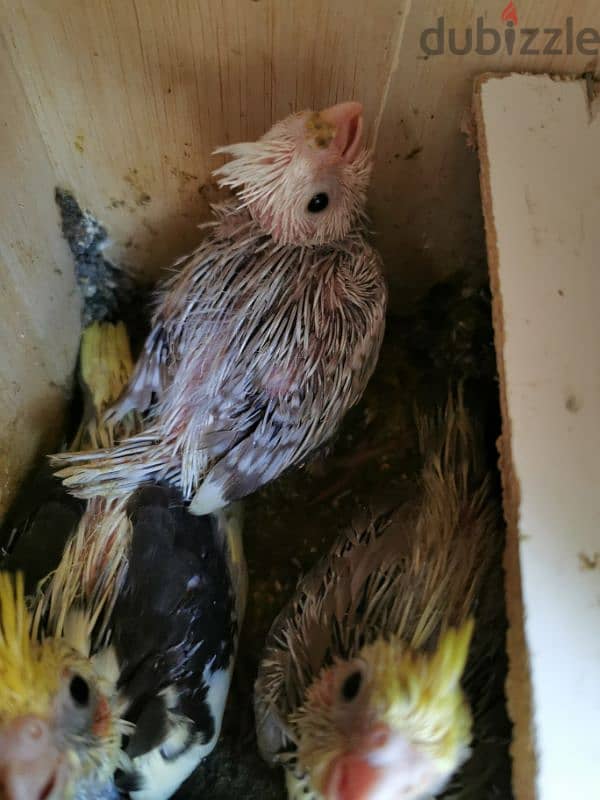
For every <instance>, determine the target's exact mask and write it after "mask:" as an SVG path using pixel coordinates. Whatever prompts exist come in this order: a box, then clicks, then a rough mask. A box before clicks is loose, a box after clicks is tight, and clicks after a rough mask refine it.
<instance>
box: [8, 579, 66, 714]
mask: <svg viewBox="0 0 600 800" xmlns="http://www.w3.org/2000/svg"><path fill="white" fill-rule="evenodd" d="M30 634H31V614H30V613H29V610H28V608H27V604H26V601H25V591H24V581H23V575H22V574H20V573H19V574H17V575H16V576H13V575H11V574H9V573H7V572H0V720H4V719H6V718H11V717H15V716H18V715H20V714H42V715H43V714H46V713H48V710H49V705H50V702H51V696H52V694H53V693H54V692H55V691H56V687H57V685H58V679H59V677H58V676H59V675H60V664H61V662H62V659H63V656H64V652H63V650H62V648H60V647H56V646H55V644H54V643H52V642H50V641H49V642H47V643H44V642H41V643H40V642H37V641H35V640H33V639H32V638H31V635H30Z"/></svg>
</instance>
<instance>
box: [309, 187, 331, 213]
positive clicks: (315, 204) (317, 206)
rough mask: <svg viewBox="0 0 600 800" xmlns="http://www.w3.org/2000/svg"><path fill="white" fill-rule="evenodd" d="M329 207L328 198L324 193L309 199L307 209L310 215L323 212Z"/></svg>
mask: <svg viewBox="0 0 600 800" xmlns="http://www.w3.org/2000/svg"><path fill="white" fill-rule="evenodd" d="M328 205H329V197H328V196H327V195H326V194H325V192H319V194H316V195H315V196H314V197H312V198H311V200H310V203H309V204H308V206H307V208H308V210H309V211H310V213H311V214H318V213H319V211H324V210H325V209H326V208H327V206H328Z"/></svg>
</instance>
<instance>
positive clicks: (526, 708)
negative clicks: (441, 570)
mask: <svg viewBox="0 0 600 800" xmlns="http://www.w3.org/2000/svg"><path fill="white" fill-rule="evenodd" d="M514 74H516V73H493V72H488V73H484V74H482V75H480V76H479V77H478V78H476V80H475V82H474V93H473V105H472V114H473V120H474V122H475V131H476V137H477V149H478V153H479V182H480V191H481V204H482V209H483V218H484V225H485V236H486V247H487V254H488V271H489V278H490V286H491V291H492V321H493V326H494V344H495V349H496V358H497V366H498V376H499V391H500V409H501V413H502V432H501V434H500V437H499V439H498V442H497V447H498V454H499V460H498V465H499V469H500V474H501V478H502V492H503V507H504V517H505V520H506V546H505V552H504V575H505V595H506V609H507V616H508V631H507V642H506V644H507V651H508V661H509V670H508V677H507V681H506V694H507V705H508V712H509V715H510V718H511V720H512V722H513V738H512V744H511V750H510V752H511V757H512V764H513V772H512V784H513V792H514V795H515V798H517V800H535V798H536V788H535V786H536V773H537V759H536V753H535V736H534V715H533V695H532V685H531V669H530V662H529V651H528V648H527V640H526V635H525V608H524V605H523V593H522V584H521V564H520V557H519V509H520V505H521V491H520V485H519V480H518V477H517V474H516V472H515V469H514V464H513V458H512V444H511V443H512V423H511V419H510V414H509V410H508V400H507V390H506V371H505V364H504V336H505V334H504V312H503V302H502V292H501V287H500V275H499V256H498V244H497V234H496V226H495V220H494V213H493V207H492V196H491V183H490V164H489V160H488V153H487V140H486V132H485V122H484V119H483V110H482V104H481V90H482V87H483V86H484V84H485V83H487V82H488V81H490V80H498V79H504V78H508V77H511V76H512V75H514Z"/></svg>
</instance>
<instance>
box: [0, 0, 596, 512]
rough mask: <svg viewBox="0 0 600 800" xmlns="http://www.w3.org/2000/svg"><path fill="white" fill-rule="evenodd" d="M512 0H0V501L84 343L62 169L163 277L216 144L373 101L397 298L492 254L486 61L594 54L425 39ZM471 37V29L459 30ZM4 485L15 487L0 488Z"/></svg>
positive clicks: (522, 9)
mask: <svg viewBox="0 0 600 800" xmlns="http://www.w3.org/2000/svg"><path fill="white" fill-rule="evenodd" d="M503 5H504V3H503V2H495V1H494V2H491V0H482V2H476V3H474V2H467V1H466V0H462V2H461V1H460V0H455V1H454V2H450V0H448V2H445V3H441V2H433V1H431V2H430V0H412V2H411V0H329V2H322V0H222V2H218V0H21V2H18V0H0V22H1V24H0V59H1V61H0V68H1V70H2V89H1V104H2V105H1V108H2V116H1V125H0V131H1V134H0V145H1V153H2V181H1V187H0V212H1V213H0V262H1V270H2V272H1V283H0V292H1V296H0V308H1V309H2V312H3V313H2V314H1V316H0V331H1V332H2V333H1V335H2V341H1V346H2V354H3V356H2V359H1V361H0V420H1V421H2V426H0V458H2V472H0V511H1V508H2V506H1V502H2V501H1V498H2V497H4V498H6V497H7V496H8V494H9V493H10V490H11V489H12V487H14V484H15V481H16V480H17V478H18V477H19V475H20V473H21V471H22V468H23V465H24V464H26V463H27V462H28V461H29V460H30V458H31V457H32V455H33V454H34V452H35V451H37V450H38V449H39V448H40V447H44V446H46V441H47V439H45V438H43V435H45V434H47V433H50V434H52V433H53V432H54V429H55V427H56V425H57V424H58V422H59V421H60V413H59V412H60V408H61V401H62V397H63V395H64V391H63V389H62V388H61V387H64V386H65V385H66V382H67V381H68V376H69V372H70V370H71V368H72V365H73V363H74V358H75V354H76V346H77V336H78V330H77V297H76V294H74V292H73V288H74V287H73V281H72V277H71V263H70V260H69V258H68V255H67V253H66V250H65V247H64V245H63V243H62V242H61V241H60V236H59V232H58V218H57V213H56V210H55V208H54V201H53V192H52V190H53V186H54V185H55V184H56V183H58V184H61V185H63V186H66V187H68V188H71V189H72V190H74V191H75V193H76V194H77V196H78V198H79V199H80V201H81V202H82V203H83V204H84V205H85V206H87V207H89V208H90V209H92V210H93V211H94V212H95V213H96V214H97V215H98V216H100V218H101V219H102V220H103V221H104V222H105V223H106V225H107V226H108V228H109V230H110V233H111V235H112V237H113V239H114V255H115V257H116V258H118V259H119V260H121V261H122V262H123V263H125V264H127V265H128V266H130V267H131V268H132V269H135V270H138V271H139V272H140V273H141V274H143V275H145V276H147V277H149V278H154V277H155V276H156V275H157V273H158V271H159V270H160V268H161V267H163V266H164V265H165V264H168V263H169V262H170V261H171V260H172V259H173V258H174V257H175V256H177V255H178V254H180V253H181V252H183V251H185V250H186V249H188V248H189V247H190V246H191V245H193V243H194V242H195V241H197V239H198V231H197V229H196V225H197V223H198V221H200V220H201V219H203V218H205V217H206V215H207V211H208V202H209V201H210V200H211V198H213V197H214V189H213V188H212V187H211V185H210V182H209V181H210V170H211V168H214V166H216V163H217V162H216V161H215V160H214V159H213V158H211V155H210V154H211V152H212V150H213V149H214V148H215V147H216V146H217V145H219V144H223V143H225V142H231V141H236V140H240V139H247V138H254V137H256V136H258V135H260V134H261V133H262V132H263V131H264V130H265V129H266V128H268V127H269V125H270V124H271V123H272V122H273V121H274V120H275V119H277V118H279V117H282V116H284V115H285V114H287V113H288V112H289V111H291V110H297V109H302V108H306V107H322V106H325V105H328V104H331V103H333V102H335V101H338V100H344V99H350V98H356V99H360V100H362V101H363V103H364V104H365V109H366V116H367V120H368V123H369V128H368V130H369V135H370V137H371V141H373V142H374V143H375V145H376V154H377V164H376V169H375V173H374V181H373V190H372V196H371V202H372V212H373V219H374V226H375V229H376V231H377V233H378V240H379V245H380V247H381V249H382V251H383V254H384V256H385V259H386V264H387V270H388V275H389V278H390V283H391V285H392V290H393V299H394V302H395V303H396V305H401V304H402V303H405V302H410V300H411V299H412V298H413V297H414V296H415V293H416V292H418V291H420V290H421V289H423V288H424V287H426V286H427V285H429V284H430V283H431V282H432V281H433V280H434V279H435V278H437V277H440V276H443V275H444V274H446V273H447V272H449V271H451V270H453V269H454V268H456V267H457V266H462V265H464V264H467V265H469V266H472V267H473V268H482V264H483V252H484V247H483V226H482V221H481V212H480V204H479V195H478V181H477V160H476V157H475V154H474V153H473V152H470V151H469V150H468V149H467V147H466V145H465V137H464V135H463V134H462V133H461V122H462V120H463V117H464V115H465V110H466V109H467V108H468V106H469V104H470V97H471V91H472V80H473V77H474V76H475V75H477V74H479V73H481V72H486V71H489V70H498V69H500V70H528V71H545V70H551V71H557V72H565V71H567V72H573V73H577V72H582V71H583V70H585V69H589V68H593V66H594V65H593V64H592V59H590V58H589V57H586V56H580V55H569V56H552V55H549V56H544V55H540V56H521V57H517V56H513V57H512V58H511V57H509V56H507V55H506V54H498V55H495V56H479V55H476V54H471V55H466V56H456V55H452V54H449V53H446V54H444V55H436V56H430V57H425V55H424V54H423V53H422V52H421V50H420V45H419V40H420V34H421V31H422V30H423V29H424V28H427V27H430V26H432V25H434V24H435V22H436V20H437V18H438V17H439V16H442V15H443V16H444V17H445V24H446V27H447V28H450V27H454V28H456V29H457V30H458V31H459V37H462V35H463V34H462V30H463V29H464V28H465V27H466V26H471V27H473V26H474V25H475V18H476V17H477V16H483V17H484V18H485V20H486V24H489V25H493V26H496V27H498V28H499V29H503V26H504V23H503V22H502V21H501V19H500V15H501V12H502V7H503ZM516 5H517V9H518V14H519V26H523V25H532V26H542V27H546V26H551V25H563V24H564V19H565V18H566V17H567V16H569V15H573V17H574V20H575V26H576V27H584V26H587V25H595V26H596V27H597V28H600V4H598V3H597V2H595V0H578V1H577V2H575V0H560V1H556V2H539V0H538V2H535V1H534V0H519V2H517V3H516ZM460 40H461V41H462V39H460ZM3 489H4V491H3Z"/></svg>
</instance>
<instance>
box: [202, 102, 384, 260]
mask: <svg viewBox="0 0 600 800" xmlns="http://www.w3.org/2000/svg"><path fill="white" fill-rule="evenodd" d="M362 129H363V111H362V105H361V104H360V103H356V102H348V103H339V104H338V105H335V106H331V107H330V108H326V109H324V110H322V111H303V112H300V113H298V114H292V115H291V116H289V117H287V118H286V119H284V120H282V121H281V122H278V123H277V124H275V125H274V126H273V127H272V128H271V129H270V130H269V131H268V132H267V133H266V134H265V135H264V136H263V137H262V138H261V139H259V140H258V141H257V142H249V143H242V144H234V145H230V146H227V147H221V148H219V149H218V150H217V151H216V152H217V153H227V154H228V155H231V156H232V157H233V158H232V160H231V161H229V162H228V163H227V164H225V166H223V167H221V168H220V169H218V170H216V172H215V175H217V176H219V183H220V185H221V186H228V187H231V188H233V189H236V190H237V191H238V194H239V197H240V199H241V200H242V203H243V204H244V205H245V206H246V207H247V208H248V209H249V211H250V214H251V215H252V217H253V218H254V219H255V220H256V221H257V222H258V223H259V225H261V227H262V228H264V230H265V232H266V233H268V234H270V235H271V236H272V237H273V239H274V240H275V241H276V242H278V243H281V244H292V245H312V244H326V243H329V242H335V241H339V240H340V239H343V238H344V237H345V236H347V235H348V233H349V232H350V231H351V230H352V229H353V227H354V226H355V225H356V224H357V223H358V222H359V221H360V220H361V218H362V217H363V216H364V206H365V196H366V190H367V186H368V182H369V176H370V169H371V165H370V156H369V153H368V151H367V150H366V149H364V148H363V147H362Z"/></svg>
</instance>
